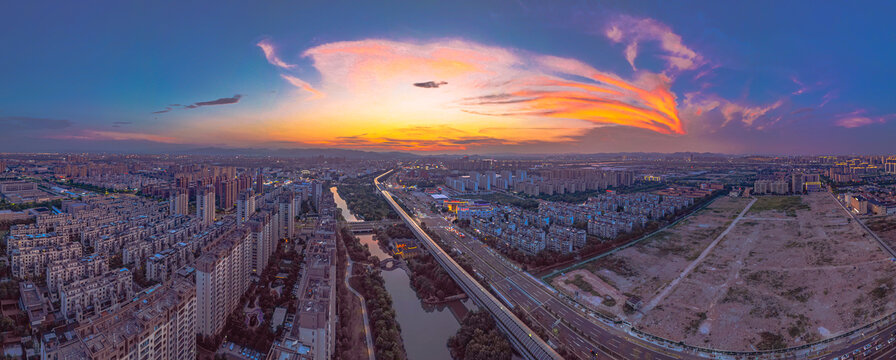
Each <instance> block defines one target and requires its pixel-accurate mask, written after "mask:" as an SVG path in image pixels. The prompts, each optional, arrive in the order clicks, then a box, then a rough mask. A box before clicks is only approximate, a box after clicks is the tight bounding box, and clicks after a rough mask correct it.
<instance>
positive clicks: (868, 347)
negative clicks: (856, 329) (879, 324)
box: [862, 344, 871, 350]
mask: <svg viewBox="0 0 896 360" xmlns="http://www.w3.org/2000/svg"><path fill="white" fill-rule="evenodd" d="M870 348H871V344H866V345H865V346H864V347H862V350H868V349H870Z"/></svg>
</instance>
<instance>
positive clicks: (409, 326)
mask: <svg viewBox="0 0 896 360" xmlns="http://www.w3.org/2000/svg"><path fill="white" fill-rule="evenodd" d="M333 192H334V194H335V198H336V205H337V207H339V208H340V209H341V210H342V215H343V217H344V218H345V219H346V221H356V220H357V217H356V216H355V215H354V214H352V212H351V211H349V208H348V205H347V204H346V203H345V201H344V200H342V199H341V198H340V197H339V193H338V189H336V188H335V187H334V188H333ZM353 237H355V236H353ZM356 238H358V239H359V242H358V245H356V246H355V245H350V244H346V245H347V247H349V248H350V249H347V250H348V252H349V255H350V256H351V258H352V259H353V260H354V259H356V258H358V259H370V258H372V257H376V258H377V259H386V258H389V257H391V255H390V254H389V253H387V252H386V251H383V249H382V248H381V247H380V246H379V244H377V242H376V240H374V239H373V235H367V234H365V235H358V236H356ZM351 248H354V249H351ZM352 251H354V252H355V254H354V255H351V253H352ZM355 267H360V264H359V263H356V264H355ZM380 276H381V277H382V279H383V281H384V284H385V288H386V290H387V291H388V295H389V296H390V297H391V299H392V308H393V309H394V311H395V318H396V320H397V322H398V324H399V325H400V329H401V339H402V342H403V344H404V348H405V352H406V354H407V357H408V358H410V359H433V360H451V354H450V352H449V350H448V347H447V346H446V342H447V341H448V338H449V337H451V336H452V335H454V334H455V332H456V331H457V329H459V328H460V320H458V319H463V316H464V315H465V314H466V312H467V309H466V306H465V305H464V304H463V303H462V302H460V301H454V302H450V303H447V304H441V305H428V304H424V303H423V302H422V301H421V300H420V299H419V298H418V297H417V294H416V292H415V291H414V290H413V289H412V288H411V277H410V275H409V273H408V272H407V271H398V270H397V269H396V270H391V271H382V272H380ZM352 284H355V283H352ZM355 288H356V289H359V287H355ZM364 296H365V298H366V297H367V295H364ZM368 310H369V311H370V313H373V312H374V311H375V310H374V309H373V308H368ZM370 323H371V324H374V323H375V321H374V319H373V318H371V319H370ZM375 338H376V337H374V339H375ZM377 358H379V356H378V357H377Z"/></svg>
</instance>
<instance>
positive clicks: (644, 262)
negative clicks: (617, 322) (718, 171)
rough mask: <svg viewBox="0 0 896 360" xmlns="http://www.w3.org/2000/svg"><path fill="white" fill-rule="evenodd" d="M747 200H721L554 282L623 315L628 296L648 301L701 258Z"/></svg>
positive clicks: (594, 304)
mask: <svg viewBox="0 0 896 360" xmlns="http://www.w3.org/2000/svg"><path fill="white" fill-rule="evenodd" d="M749 202H750V199H744V198H730V197H721V198H719V199H717V200H715V201H713V203H712V204H709V206H707V207H706V208H703V209H702V210H700V211H698V212H697V213H695V214H693V215H691V216H689V217H688V218H685V219H684V220H682V221H680V222H678V223H677V224H675V225H674V226H672V227H670V228H668V229H666V230H663V231H660V232H658V233H656V234H654V235H653V236H651V237H650V238H647V239H644V240H643V241H641V242H640V243H638V244H637V245H635V246H632V247H629V248H627V249H624V250H622V251H619V252H617V253H615V254H613V255H610V256H607V257H605V258H602V259H599V260H595V261H592V262H590V263H587V264H586V265H584V266H583V270H576V271H572V272H568V273H566V274H565V275H563V276H560V277H557V278H555V279H553V280H552V281H551V283H552V284H553V285H554V286H555V287H556V288H557V289H560V290H562V291H564V292H566V293H568V294H570V295H571V296H575V293H576V290H577V289H578V296H579V301H580V302H582V303H583V304H587V305H590V306H591V307H592V308H594V309H596V310H599V311H602V312H604V313H611V314H615V315H618V316H620V317H625V314H623V312H622V310H623V306H622V304H624V303H625V301H626V299H627V298H629V297H633V296H634V297H639V298H641V299H644V300H645V301H646V300H647V299H649V298H650V297H651V296H653V295H655V294H656V292H658V291H659V290H660V289H661V287H663V286H664V285H665V284H666V283H668V282H670V281H671V280H672V279H673V278H675V277H677V276H678V274H679V273H681V271H682V270H684V268H685V267H687V266H688V265H689V264H690V263H691V262H693V261H694V260H695V259H697V257H698V256H699V255H700V253H701V252H702V251H703V250H704V249H706V247H707V246H708V245H709V244H710V243H711V242H712V241H713V240H714V239H715V238H716V237H718V236H719V234H721V233H722V231H724V229H725V227H727V226H728V224H730V223H731V221H732V220H733V219H734V218H735V217H736V216H737V215H738V214H739V213H740V212H741V211H742V210H743V209H744V207H745V206H746V205H747V204H748V203H749ZM583 281H584V282H585V283H587V284H588V285H585V286H584V289H582V287H579V286H577V285H576V284H580V285H581V284H582V282H583ZM589 285H590V286H589ZM607 296H609V297H611V298H612V299H613V300H608V299H606V297H607Z"/></svg>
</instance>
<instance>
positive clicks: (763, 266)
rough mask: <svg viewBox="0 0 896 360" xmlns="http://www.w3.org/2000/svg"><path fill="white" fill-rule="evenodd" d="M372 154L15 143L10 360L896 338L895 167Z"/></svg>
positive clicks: (599, 349)
mask: <svg viewBox="0 0 896 360" xmlns="http://www.w3.org/2000/svg"><path fill="white" fill-rule="evenodd" d="M368 154H371V155H375V153H368ZM368 154H365V153H362V152H358V153H357V154H356V157H355V158H345V157H324V156H319V157H310V158H276V157H247V156H235V157H234V156H223V155H222V156H199V155H195V156H188V155H180V156H168V155H102V154H95V155H93V154H86V153H82V154H4V156H3V160H2V162H0V167H2V169H3V170H4V171H3V172H2V179H0V193H2V196H3V200H2V202H0V204H2V207H3V210H2V211H0V222H2V225H3V227H2V231H3V232H4V233H3V236H4V239H5V242H4V245H5V252H4V253H5V254H6V258H5V261H4V262H3V271H2V273H3V276H4V279H3V280H2V281H3V283H2V284H3V285H2V289H3V290H4V291H3V293H2V295H3V297H2V303H3V315H2V319H0V324H2V326H3V335H4V339H5V342H4V352H5V353H6V354H7V355H9V356H13V357H17V356H23V357H27V358H38V357H39V358H42V359H75V358H96V359H108V358H131V357H135V358H144V357H150V358H170V359H180V358H219V357H226V358H266V359H293V358H294V359H332V358H362V357H369V356H375V357H377V358H392V359H403V358H419V357H424V356H426V355H425V354H426V353H433V352H442V353H444V354H446V355H447V356H453V357H455V358H508V359H509V358H511V357H513V356H522V357H536V358H540V357H543V356H548V357H556V358H559V357H563V358H589V357H590V356H594V355H590V354H598V355H597V356H598V357H600V355H605V356H607V357H608V358H627V357H628V356H629V355H631V354H634V353H638V352H644V353H650V354H651V356H653V357H657V358H669V357H672V358H691V357H694V358H696V357H707V356H710V357H711V356H717V357H720V356H726V355H730V356H735V357H744V356H751V357H757V356H758V357H763V356H765V357H768V358H772V357H776V356H780V355H782V354H791V355H792V356H795V357H800V356H806V357H813V356H818V355H820V354H831V353H841V352H842V353H849V352H851V351H853V350H852V349H854V348H855V349H859V350H861V349H862V347H864V346H866V345H865V343H864V342H865V341H867V342H868V343H869V344H875V345H876V346H877V344H880V345H882V346H888V345H889V343H890V340H889V339H891V337H890V336H888V333H887V331H890V330H891V329H893V328H896V324H893V323H891V320H892V319H893V317H894V314H896V307H894V306H893V303H892V302H891V301H889V299H891V298H892V297H893V296H896V293H894V289H896V286H894V284H893V283H892V277H890V276H889V275H888V274H890V273H891V271H892V266H894V265H893V262H892V261H890V260H891V259H894V258H896V253H894V251H893V250H892V249H893V248H894V247H896V226H894V224H896V156H861V157H852V156H796V157H762V156H726V155H716V154H694V153H683V154H672V155H664V154H606V155H593V156H546V157H485V156H463V157H459V156H438V157H420V156H411V155H408V156H406V157H405V158H404V159H400V160H378V159H366V157H368V156H367V155H368ZM373 157H375V156H373ZM843 180H846V181H843ZM381 192H382V194H381ZM384 196H388V197H384ZM390 204H395V206H390ZM777 222H788V223H793V224H795V225H798V226H796V227H795V228H793V227H788V228H786V229H785V228H781V227H779V226H776V225H775V224H776V223H777ZM729 231H733V234H736V235H731V233H729ZM794 231H797V232H798V234H797V235H796V236H791V235H784V234H782V232H783V233H788V232H794ZM732 236H737V237H735V238H733V239H738V240H733V239H732V240H729V241H727V242H723V240H725V239H727V238H728V237H732ZM435 249H438V250H437V251H436V250H435ZM441 254H445V255H447V256H448V257H450V258H451V259H452V262H451V263H450V264H445V263H443V261H444V260H443V259H442V258H441V257H439V255H441ZM730 264H737V266H736V267H735V268H730V266H731V265H730ZM452 265H453V266H454V267H452ZM845 265H849V268H847V267H846V266H845ZM797 267H811V268H812V269H815V271H819V272H821V273H817V274H814V275H812V276H805V275H801V274H798V273H794V271H795V270H793V269H795V268H797ZM773 269H777V270H773ZM788 269H791V270H788ZM398 273H405V274H404V275H403V276H402V277H396V276H394V275H395V274H398ZM461 276H463V277H466V278H465V279H464V280H467V281H473V282H476V283H478V288H477V287H474V288H470V286H471V285H470V283H467V282H464V281H461V279H462V278H460V277H461ZM738 277H742V279H741V280H737V279H738ZM831 280H837V281H835V282H832V281H831ZM395 287H401V288H403V289H402V290H403V292H401V291H396V290H395V289H394V288H395ZM477 290H479V291H480V292H477ZM482 290H485V291H484V292H481V291H482ZM408 292H410V293H411V294H412V295H413V298H411V299H407V298H406V295H407V293H408ZM771 294H774V295H772V298H767V296H770V295H771ZM393 297H396V300H400V301H398V302H396V301H393V300H392V299H393ZM760 299H762V300H760ZM853 299H855V302H854V309H855V311H853V312H850V313H849V314H846V316H842V315H841V316H840V317H839V318H831V317H830V314H829V312H830V311H831V310H830V307H831V306H833V305H832V304H837V303H839V302H841V301H848V302H849V303H853ZM407 300H411V301H410V302H409V301H407ZM490 301H491V302H494V304H496V305H497V306H498V308H499V309H501V310H503V311H505V312H507V313H508V315H510V316H513V317H515V318H516V319H517V320H516V321H517V322H519V323H515V322H513V323H510V324H507V323H503V322H502V321H505V320H504V319H503V318H501V317H498V315H497V314H495V313H494V311H495V310H494V309H493V308H492V307H490V304H489V302H490ZM714 307H715V308H716V310H714V311H715V313H714V314H712V315H710V314H707V313H706V312H705V310H704V311H697V309H712V308H714ZM414 311H416V312H422V313H423V314H426V313H433V312H435V313H440V314H442V315H445V316H447V318H445V317H442V318H441V319H439V320H432V321H438V322H437V323H438V324H439V326H444V327H445V328H447V329H450V331H449V332H450V334H446V335H447V336H446V337H445V338H439V339H436V342H437V343H441V347H442V348H443V350H437V349H434V348H432V347H429V346H426V347H420V346H419V345H418V344H416V343H417V342H419V341H420V339H419V337H421V336H433V335H431V334H425V331H426V330H425V329H426V327H427V326H431V324H430V323H428V321H427V322H426V323H421V322H420V320H427V319H418V321H416V322H415V321H412V320H411V319H409V318H407V317H402V316H401V314H402V313H409V312H411V313H412V312H414ZM565 312H571V314H567V313H565ZM581 322H584V323H581ZM735 322H736V324H735ZM421 326H422V327H421ZM512 326H519V327H520V328H521V329H523V330H524V331H525V332H526V333H528V334H529V335H531V336H532V338H533V339H537V340H538V341H537V343H533V344H527V343H522V342H520V340H521V339H514V336H516V333H515V332H514V331H513V329H512V328H511V327H512ZM710 326H712V327H714V328H716V329H719V330H708V329H707V330H704V329H705V328H708V327H710ZM415 327H416V328H415ZM776 329H784V330H783V331H780V330H776ZM822 329H823V330H822ZM879 329H885V330H884V331H882V332H881V334H882V335H880V334H879V335H874V336H873V337H870V336H868V335H870V334H869V333H868V332H869V331H878V330H879ZM474 330H475V331H474ZM527 337H528V336H527ZM188 338H195V341H185V340H184V339H188ZM706 344H713V345H712V346H711V347H710V346H706ZM819 344H821V345H819ZM867 350H868V349H865V350H861V351H867ZM449 354H450V355H449ZM513 354H517V355H513Z"/></svg>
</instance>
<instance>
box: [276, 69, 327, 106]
mask: <svg viewBox="0 0 896 360" xmlns="http://www.w3.org/2000/svg"><path fill="white" fill-rule="evenodd" d="M280 76H281V77H283V78H284V79H286V81H288V82H289V83H290V84H292V86H295V87H297V88H299V89H302V90H305V91H307V92H309V93H311V97H309V98H308V100H317V99H323V98H324V97H326V96H327V95H326V94H324V93H322V92H320V91H318V90H317V89H315V88H314V87H312V86H311V84H308V83H307V82H305V81H302V79H299V78H297V77H295V76H290V75H286V74H280Z"/></svg>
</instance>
